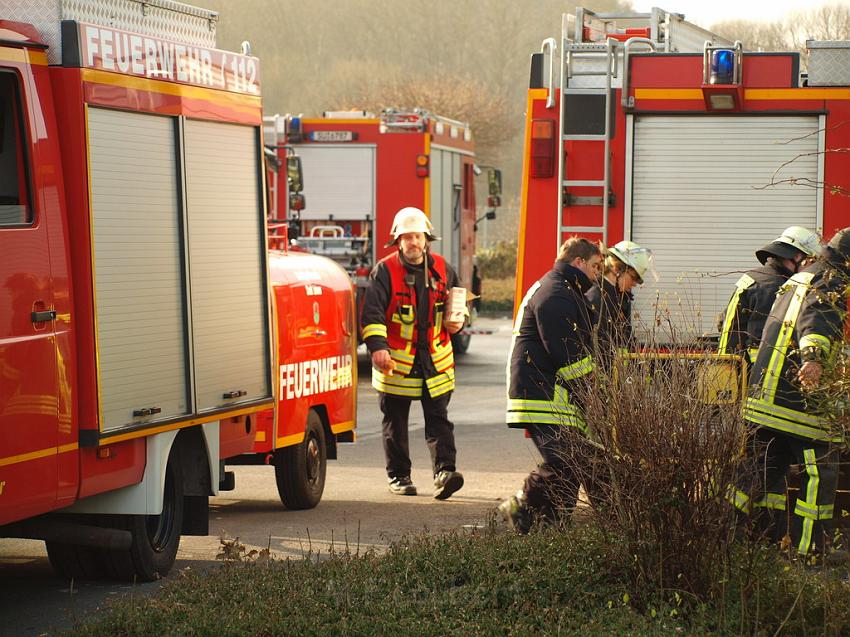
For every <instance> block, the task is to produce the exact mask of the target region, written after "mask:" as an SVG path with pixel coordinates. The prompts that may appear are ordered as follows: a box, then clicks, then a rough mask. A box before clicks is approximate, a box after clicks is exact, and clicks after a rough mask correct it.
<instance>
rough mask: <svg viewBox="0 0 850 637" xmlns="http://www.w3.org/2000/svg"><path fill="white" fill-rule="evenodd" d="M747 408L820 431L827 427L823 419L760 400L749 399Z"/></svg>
mask: <svg viewBox="0 0 850 637" xmlns="http://www.w3.org/2000/svg"><path fill="white" fill-rule="evenodd" d="M747 407H748V408H749V409H755V410H758V411H761V412H763V413H766V414H770V415H773V416H778V417H779V418H784V419H785V420H793V421H795V422H798V423H800V424H802V425H808V426H809V427H817V428H819V429H824V428H825V427H826V421H825V420H824V419H823V418H820V417H818V416H813V415H811V414H807V413H806V412H804V411H797V410H796V409H789V408H788V407H782V406H781V405H777V404H776V403H769V402H767V401H764V400H761V399H759V398H747Z"/></svg>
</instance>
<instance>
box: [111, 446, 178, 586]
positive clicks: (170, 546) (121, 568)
mask: <svg viewBox="0 0 850 637" xmlns="http://www.w3.org/2000/svg"><path fill="white" fill-rule="evenodd" d="M114 517H115V524H116V526H119V527H120V528H123V529H126V530H128V531H130V533H131V534H132V536H133V543H132V544H131V545H130V548H129V549H126V550H123V551H112V550H104V551H103V553H104V558H105V559H104V561H105V563H106V567H107V572H108V573H109V575H110V576H111V577H113V578H115V579H119V580H125V581H133V580H136V581H142V582H152V581H154V580H157V579H160V578H161V577H165V576H166V575H168V572H169V571H170V570H171V567H172V566H174V560H175V559H176V558H177V548H178V547H179V546H180V532H181V530H182V528H183V471H182V470H181V468H180V463H179V462H178V461H177V459H176V457H175V455H174V454H172V455H171V456H170V457H169V459H168V465H167V466H166V469H165V489H164V493H163V503H162V513H161V514H159V515H116V516H114Z"/></svg>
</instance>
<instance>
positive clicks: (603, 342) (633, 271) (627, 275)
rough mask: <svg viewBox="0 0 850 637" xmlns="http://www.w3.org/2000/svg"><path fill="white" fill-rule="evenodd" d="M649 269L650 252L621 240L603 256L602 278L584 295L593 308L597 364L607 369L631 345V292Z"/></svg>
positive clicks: (632, 339) (650, 264)
mask: <svg viewBox="0 0 850 637" xmlns="http://www.w3.org/2000/svg"><path fill="white" fill-rule="evenodd" d="M651 268H652V252H651V251H650V250H648V249H646V248H642V247H641V246H639V245H638V244H636V243H634V242H632V241H620V242H618V243H617V244H615V245H614V246H612V247H611V248H608V250H607V251H606V254H605V261H604V264H603V268H602V276H601V277H599V279H598V280H597V281H596V283H595V284H594V285H593V287H592V288H590V290H589V291H588V293H587V295H586V296H587V300H588V301H589V302H590V305H591V308H592V309H593V321H594V337H595V345H596V352H597V356H596V359H597V362H598V363H600V364H601V365H604V366H605V367H606V368H608V367H610V365H611V360H612V357H613V356H614V355H615V354H617V353H621V352H625V351H628V350H629V349H631V348H632V347H633V345H634V337H633V335H632V299H633V298H634V295H633V293H632V289H633V288H634V287H635V286H636V285H643V277H644V276H645V275H646V273H647V272H648V271H650V270H651Z"/></svg>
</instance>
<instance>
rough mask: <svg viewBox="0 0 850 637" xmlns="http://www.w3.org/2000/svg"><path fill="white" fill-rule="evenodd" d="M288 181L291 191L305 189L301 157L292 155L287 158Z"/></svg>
mask: <svg viewBox="0 0 850 637" xmlns="http://www.w3.org/2000/svg"><path fill="white" fill-rule="evenodd" d="M286 181H287V183H288V184H289V192H293V193H298V192H301V191H302V190H304V173H303V172H302V170H301V158H300V157H299V156H298V155H290V156H289V157H287V158H286Z"/></svg>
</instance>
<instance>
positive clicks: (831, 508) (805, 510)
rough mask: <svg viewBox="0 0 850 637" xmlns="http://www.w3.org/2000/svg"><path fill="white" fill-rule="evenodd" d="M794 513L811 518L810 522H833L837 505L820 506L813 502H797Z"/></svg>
mask: <svg viewBox="0 0 850 637" xmlns="http://www.w3.org/2000/svg"><path fill="white" fill-rule="evenodd" d="M794 513H795V515H799V516H800V517H804V518H809V519H810V520H831V519H832V516H833V514H834V513H835V505H833V504H823V505H820V506H818V505H817V504H812V503H811V502H803V501H802V500H797V504H796V505H795V507H794Z"/></svg>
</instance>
